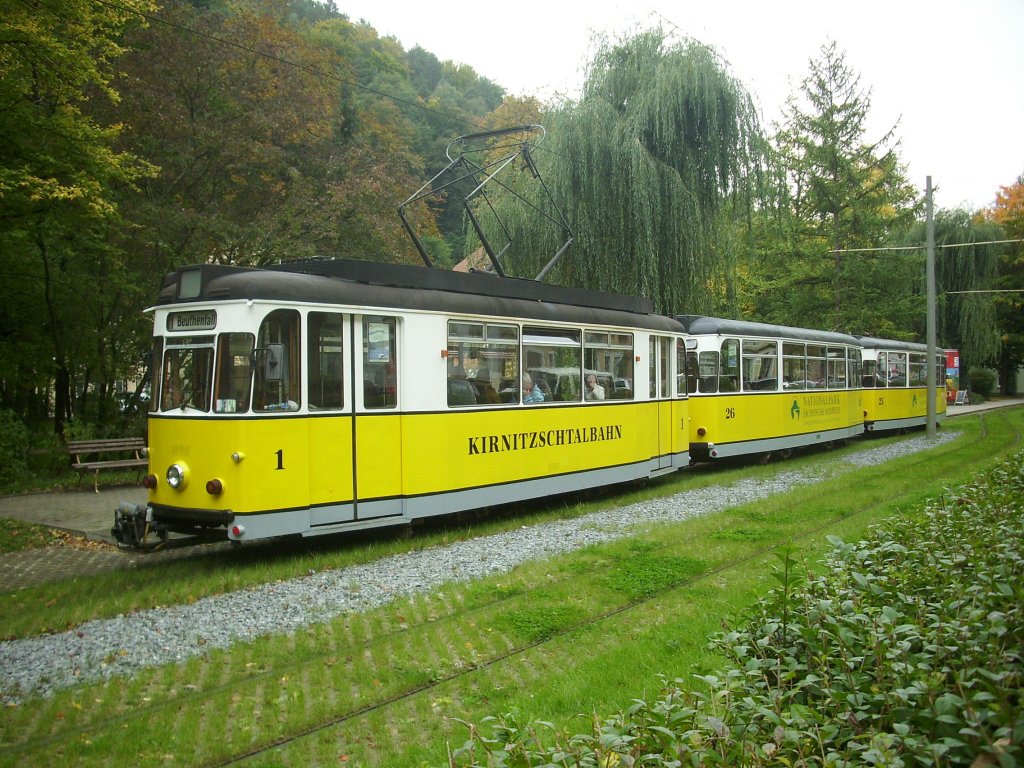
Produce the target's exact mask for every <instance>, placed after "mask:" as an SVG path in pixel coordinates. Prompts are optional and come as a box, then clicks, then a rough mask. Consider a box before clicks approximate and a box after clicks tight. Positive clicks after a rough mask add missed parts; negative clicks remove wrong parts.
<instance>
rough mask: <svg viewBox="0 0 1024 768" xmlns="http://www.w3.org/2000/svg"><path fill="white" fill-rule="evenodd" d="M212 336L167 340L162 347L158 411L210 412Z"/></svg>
mask: <svg viewBox="0 0 1024 768" xmlns="http://www.w3.org/2000/svg"><path fill="white" fill-rule="evenodd" d="M213 338H214V337H213V336H187V337H180V338H176V339H173V340H170V339H169V340H168V341H167V343H166V346H165V348H164V359H163V367H162V369H161V370H162V383H161V387H160V410H161V411H165V412H166V411H173V410H176V409H181V410H183V411H184V410H186V409H190V408H191V409H193V410H197V411H209V410H210V382H211V380H212V373H213Z"/></svg>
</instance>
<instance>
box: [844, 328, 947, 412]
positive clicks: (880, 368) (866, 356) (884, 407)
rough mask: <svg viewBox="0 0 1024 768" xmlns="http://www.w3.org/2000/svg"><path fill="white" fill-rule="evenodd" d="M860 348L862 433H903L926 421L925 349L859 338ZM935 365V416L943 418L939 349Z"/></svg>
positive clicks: (943, 382)
mask: <svg viewBox="0 0 1024 768" xmlns="http://www.w3.org/2000/svg"><path fill="white" fill-rule="evenodd" d="M857 340H858V341H859V342H860V345H861V347H862V349H863V361H864V362H863V364H864V374H863V380H862V384H863V387H864V397H863V403H864V431H865V432H882V431H885V430H893V429H895V430H905V429H911V428H913V427H921V426H924V425H925V423H926V421H927V419H928V347H927V346H926V345H925V344H917V343H914V342H909V341H893V340H891V339H876V338H873V337H870V336H859V337H858V338H857ZM934 365H935V369H936V370H935V393H934V397H935V416H936V420H938V421H941V420H942V419H943V418H945V415H946V371H945V360H944V353H943V352H942V351H941V350H940V351H939V353H938V354H937V356H936V359H935V361H934Z"/></svg>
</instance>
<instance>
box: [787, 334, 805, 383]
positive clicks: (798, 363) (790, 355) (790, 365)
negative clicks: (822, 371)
mask: <svg viewBox="0 0 1024 768" xmlns="http://www.w3.org/2000/svg"><path fill="white" fill-rule="evenodd" d="M782 388H783V389H807V348H806V347H805V346H804V345H803V344H801V343H800V342H795V341H784V342H782Z"/></svg>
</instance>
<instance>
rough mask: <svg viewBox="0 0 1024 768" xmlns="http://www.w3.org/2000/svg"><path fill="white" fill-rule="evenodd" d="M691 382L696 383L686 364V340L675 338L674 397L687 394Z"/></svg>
mask: <svg viewBox="0 0 1024 768" xmlns="http://www.w3.org/2000/svg"><path fill="white" fill-rule="evenodd" d="M691 384H696V380H695V379H694V377H693V373H691V372H690V369H689V367H688V366H687V365H686V342H685V341H684V340H683V339H676V397H682V396H683V395H686V394H689V392H690V385H691Z"/></svg>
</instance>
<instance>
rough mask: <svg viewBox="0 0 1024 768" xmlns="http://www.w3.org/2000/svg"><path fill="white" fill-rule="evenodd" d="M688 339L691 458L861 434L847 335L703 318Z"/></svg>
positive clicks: (857, 366) (685, 321)
mask: <svg viewBox="0 0 1024 768" xmlns="http://www.w3.org/2000/svg"><path fill="white" fill-rule="evenodd" d="M677 319H678V320H679V321H680V322H681V323H682V325H683V327H684V328H685V329H686V331H687V333H688V334H689V335H688V337H687V338H686V341H685V344H686V355H687V368H686V376H687V389H688V390H689V393H690V400H689V411H690V430H689V431H690V456H691V458H692V459H693V460H694V461H708V460H714V459H718V458H724V457H729V456H742V455H745V454H752V453H769V452H773V451H787V450H790V449H793V448H799V447H802V446H808V445H816V444H822V443H828V442H831V441H837V440H845V439H847V438H850V437H853V436H855V435H858V434H860V433H861V432H862V430H863V418H862V413H861V390H860V380H861V372H860V370H861V354H860V345H859V344H858V342H857V340H856V339H855V338H854V337H853V336H847V335H846V334H841V333H832V332H829V331H814V330H808V329H803V328H789V327H785V326H778V325H769V324H765V323H753V322H743V321H737V320H726V319H721V318H716V317H705V316H692V315H687V316H680V317H678V318H677Z"/></svg>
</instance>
